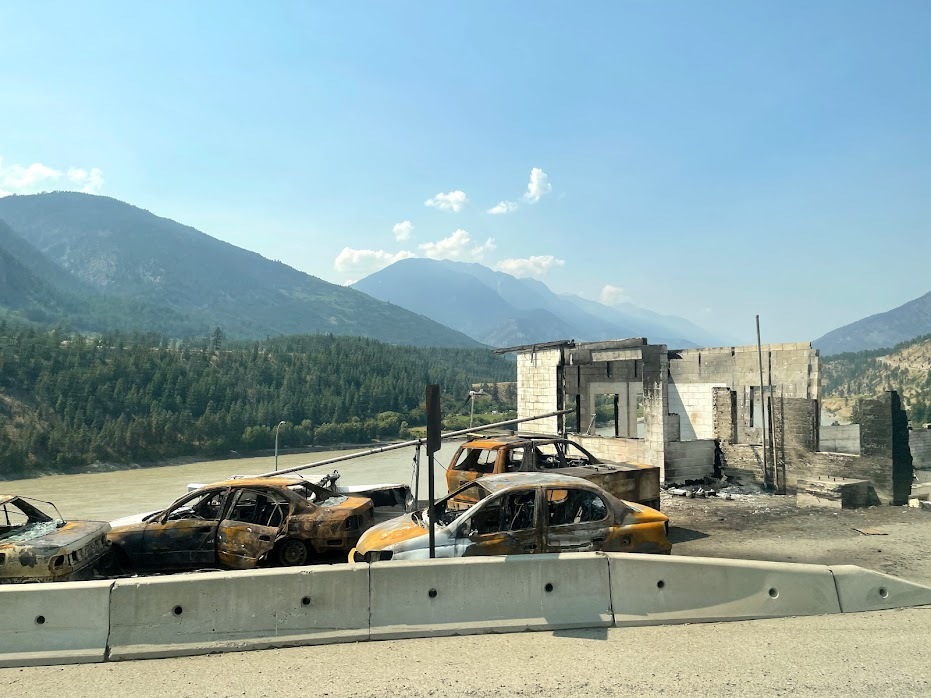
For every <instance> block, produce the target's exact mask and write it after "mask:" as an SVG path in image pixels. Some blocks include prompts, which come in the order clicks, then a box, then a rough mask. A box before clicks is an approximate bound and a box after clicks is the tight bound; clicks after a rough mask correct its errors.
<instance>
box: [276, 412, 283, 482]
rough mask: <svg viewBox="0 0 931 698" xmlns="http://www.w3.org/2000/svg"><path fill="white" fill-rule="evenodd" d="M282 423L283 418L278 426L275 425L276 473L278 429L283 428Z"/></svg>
mask: <svg viewBox="0 0 931 698" xmlns="http://www.w3.org/2000/svg"><path fill="white" fill-rule="evenodd" d="M282 424H284V420H283V419H282V420H281V421H280V422H278V424H277V426H276V427H275V472H276V473H277V472H278V430H279V429H281V425H282Z"/></svg>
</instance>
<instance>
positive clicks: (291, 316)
mask: <svg viewBox="0 0 931 698" xmlns="http://www.w3.org/2000/svg"><path fill="white" fill-rule="evenodd" d="M0 311H2V312H3V313H4V314H5V315H6V316H10V317H14V318H19V319H25V320H28V321H31V322H36V323H40V324H61V325H64V326H65V327H71V328H74V329H77V330H82V331H106V330H112V329H128V330H129V329H131V330H139V331H143V330H155V331H159V332H162V333H165V334H169V335H173V336H191V335H204V334H207V333H208V332H209V331H211V330H212V329H213V328H214V327H217V326H219V327H220V328H222V330H223V331H224V332H225V333H226V334H227V335H229V336H235V337H243V338H261V337H265V336H268V335H281V334H321V333H331V334H336V335H353V336H362V337H370V338H373V339H379V340H382V341H385V342H389V343H392V344H408V345H424V346H457V347H468V346H479V343H478V342H477V341H475V340H474V339H472V338H470V337H467V336H466V335H464V334H462V333H460V332H456V331H454V330H451V329H449V328H448V327H444V326H443V325H441V324H439V323H437V322H435V321H433V320H430V319H428V318H426V317H423V316H421V315H417V314H416V313H413V312H410V311H409V310H405V309H404V308H400V307H398V306H396V305H391V304H389V303H385V302H382V301H379V300H376V299H374V298H372V297H371V296H367V295H366V294H364V293H361V292H359V291H356V290H353V289H351V288H346V287H344V286H338V285H336V284H331V283H328V282H326V281H323V280H322V279H318V278H316V277H314V276H310V275H309V274H305V273H303V272H300V271H298V270H296V269H294V268H292V267H289V266H288V265H286V264H283V263H281V262H278V261H272V260H269V259H266V258H264V257H262V256H261V255H258V254H256V253H254V252H249V251H248V250H244V249H241V248H239V247H236V246H234V245H231V244H228V243H226V242H222V241H220V240H217V239H216V238H212V237H210V236H209V235H206V234H204V233H202V232H200V231H198V230H196V229H194V228H191V227H188V226H185V225H182V224H180V223H177V222H175V221H172V220H170V219H167V218H161V217H159V216H156V215H154V214H152V213H150V212H148V211H145V210H143V209H140V208H136V207H135V206H132V205H130V204H127V203H123V202H121V201H117V200H116V199H111V198H108V197H103V196H94V195H90V194H80V193H76V192H52V193H46V194H35V195H28V196H8V197H5V198H0Z"/></svg>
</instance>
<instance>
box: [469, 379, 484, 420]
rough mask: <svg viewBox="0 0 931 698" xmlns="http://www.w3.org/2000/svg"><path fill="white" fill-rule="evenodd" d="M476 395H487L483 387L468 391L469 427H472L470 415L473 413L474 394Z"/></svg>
mask: <svg viewBox="0 0 931 698" xmlns="http://www.w3.org/2000/svg"><path fill="white" fill-rule="evenodd" d="M476 395H488V393H486V392H485V389H484V388H479V389H478V390H470V391H469V400H471V401H472V405H471V406H470V407H469V429H471V428H472V416H473V415H474V414H475V396H476Z"/></svg>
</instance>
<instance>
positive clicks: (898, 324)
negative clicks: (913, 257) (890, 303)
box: [813, 292, 931, 355]
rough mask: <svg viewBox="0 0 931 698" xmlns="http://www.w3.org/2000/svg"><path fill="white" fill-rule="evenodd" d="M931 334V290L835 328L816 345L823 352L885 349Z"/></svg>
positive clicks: (834, 352) (817, 340)
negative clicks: (881, 311)
mask: <svg viewBox="0 0 931 698" xmlns="http://www.w3.org/2000/svg"><path fill="white" fill-rule="evenodd" d="M925 334H931V292H929V293H926V294H925V295H923V296H921V297H920V298H916V299H914V300H911V301H909V302H908V303H905V304H903V305H900V306H899V307H897V308H893V309H892V310H887V311H886V312H884V313H877V314H876V315H870V316H869V317H865V318H863V319H862V320H857V321H856V322H852V323H850V324H849V325H844V326H843V327H839V328H837V329H836V330H831V331H830V332H828V333H827V334H826V335H824V336H823V337H821V338H819V339H816V340H815V341H814V342H813V344H814V346H815V347H816V348H817V349H820V350H821V353H822V354H824V355H829V354H840V353H843V352H856V351H864V350H867V349H883V348H888V347H892V346H895V345H896V344H899V343H901V342H905V341H908V340H910V339H912V338H914V337H918V336H919V335H925Z"/></svg>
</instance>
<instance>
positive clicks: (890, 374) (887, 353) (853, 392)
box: [821, 335, 931, 425]
mask: <svg viewBox="0 0 931 698" xmlns="http://www.w3.org/2000/svg"><path fill="white" fill-rule="evenodd" d="M821 361H822V371H823V374H824V376H825V379H826V383H825V386H824V394H825V396H827V397H858V396H871V395H878V394H880V393H882V392H883V391H884V390H889V389H894V390H897V391H898V392H899V394H900V395H902V398H903V400H904V402H905V408H906V410H907V411H908V416H909V420H910V421H911V422H912V424H913V425H917V424H925V423H927V422H931V335H925V336H923V337H917V338H915V339H913V340H910V341H907V342H902V343H901V344H897V345H896V346H894V347H892V348H891V349H872V350H868V351H860V352H855V353H846V354H836V355H834V356H828V357H825V358H823V359H822V360H821Z"/></svg>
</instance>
